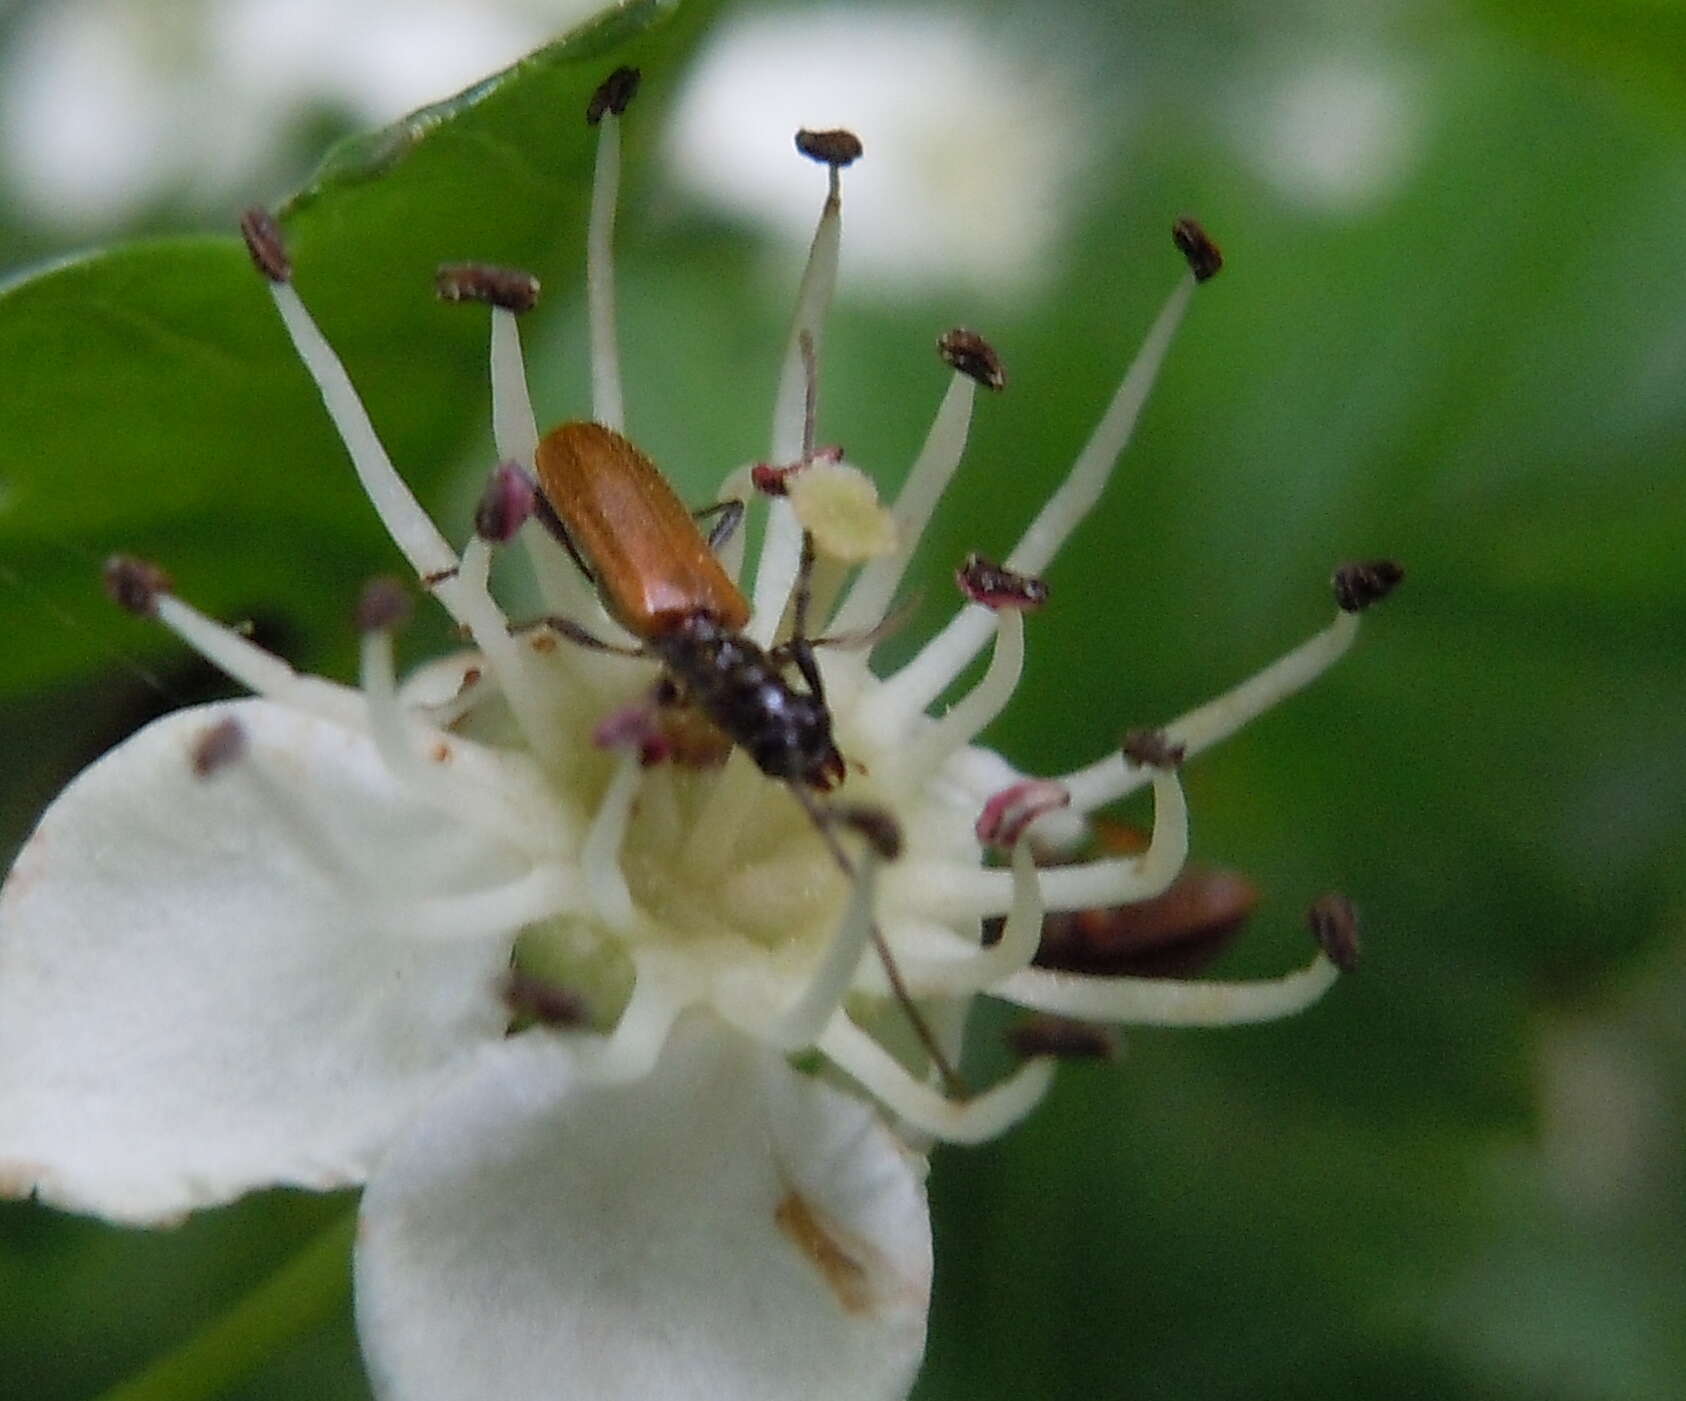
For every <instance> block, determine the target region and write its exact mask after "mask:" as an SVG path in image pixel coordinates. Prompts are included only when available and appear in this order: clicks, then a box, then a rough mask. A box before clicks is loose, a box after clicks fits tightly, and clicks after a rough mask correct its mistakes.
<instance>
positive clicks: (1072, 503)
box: [872, 272, 1195, 733]
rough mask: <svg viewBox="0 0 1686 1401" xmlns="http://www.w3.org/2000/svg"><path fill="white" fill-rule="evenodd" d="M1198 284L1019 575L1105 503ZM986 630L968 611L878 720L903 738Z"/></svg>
mask: <svg viewBox="0 0 1686 1401" xmlns="http://www.w3.org/2000/svg"><path fill="white" fill-rule="evenodd" d="M1194 287H1195V276H1194V274H1193V273H1192V272H1190V273H1188V274H1187V275H1185V276H1184V277H1183V279H1182V280H1181V281H1180V282H1178V284H1177V286H1176V290H1175V291H1173V292H1172V293H1171V295H1170V297H1169V298H1168V299H1167V301H1166V302H1165V305H1164V307H1163V308H1162V309H1161V310H1160V312H1159V315H1158V317H1157V318H1156V319H1155V320H1154V323H1153V326H1152V328H1151V329H1150V330H1149V331H1148V333H1147V339H1146V340H1145V341H1143V342H1142V347H1141V349H1140V350H1139V351H1138V352H1137V353H1136V358H1135V360H1134V361H1133V362H1132V363H1131V365H1130V368H1129V370H1128V371H1126V373H1125V375H1124V379H1123V382H1122V383H1121V384H1120V385H1119V386H1118V390H1117V392H1116V393H1115V394H1114V395H1113V397H1112V402H1111V404H1109V405H1108V406H1107V410H1106V413H1105V414H1103V415H1102V417H1101V421H1100V423H1099V424H1098V425H1096V428H1095V431H1094V432H1093V433H1092V434H1091V435H1090V437H1089V441H1088V442H1087V443H1086V444H1085V445H1084V447H1083V451H1082V452H1080V453H1079V454H1078V455H1077V460H1076V461H1075V462H1074V463H1073V464H1072V467H1071V471H1070V472H1069V473H1068V474H1067V476H1066V479H1065V481H1064V482H1063V483H1061V485H1060V487H1059V489H1058V490H1057V491H1056V492H1055V493H1054V495H1053V496H1052V497H1051V498H1050V499H1049V501H1048V503H1047V504H1046V505H1045V506H1043V508H1042V510H1041V512H1040V513H1039V514H1038V515H1037V517H1036V519H1035V520H1034V521H1032V522H1031V524H1030V528H1029V529H1028V530H1026V531H1025V533H1024V535H1023V536H1021V537H1020V539H1019V543H1018V544H1017V545H1016V546H1014V548H1013V552H1012V554H1010V555H1008V556H1007V568H1009V569H1011V570H1013V571H1015V572H1017V573H1020V574H1042V573H1045V572H1046V571H1047V568H1048V565H1049V564H1050V563H1052V562H1053V559H1054V556H1055V554H1056V553H1057V552H1058V551H1059V548H1060V546H1061V545H1063V544H1064V543H1065V542H1066V540H1067V539H1068V538H1069V537H1070V535H1071V532H1072V531H1073V530H1075V529H1076V528H1077V526H1078V525H1079V524H1080V523H1081V522H1082V520H1083V518H1084V517H1085V516H1087V515H1088V514H1089V512H1090V510H1091V509H1092V508H1093V507H1094V505H1095V503H1096V502H1097V501H1099V500H1100V497H1101V493H1102V492H1103V491H1104V490H1105V489H1106V485H1107V482H1108V480H1109V479H1110V478H1111V476H1112V470H1113V468H1114V466H1116V464H1117V461H1118V459H1119V457H1120V456H1121V455H1122V454H1123V451H1124V449H1125V447H1127V446H1128V445H1129V441H1130V435H1131V434H1132V433H1133V432H1134V430H1135V426H1136V418H1137V416H1138V415H1139V414H1140V412H1141V408H1142V405H1143V404H1144V403H1145V402H1146V400H1147V396H1148V393H1149V391H1150V390H1151V389H1152V388H1153V382H1154V380H1155V379H1156V378H1157V376H1158V374H1159V369H1160V366H1161V365H1163V364H1164V362H1165V355H1166V352H1167V351H1168V350H1169V349H1170V347H1171V340H1172V338H1173V337H1174V336H1175V334H1176V331H1177V327H1178V326H1180V325H1181V324H1182V319H1183V315H1184V313H1185V312H1186V311H1187V310H1188V304H1189V300H1190V298H1191V296H1192V295H1193V293H1194ZM989 631H990V617H989V612H988V610H986V609H983V608H979V607H977V606H976V605H973V606H971V607H968V608H963V609H962V610H961V611H960V612H959V613H958V614H956V615H955V617H954V618H953V619H951V620H950V622H949V624H948V626H947V627H945V628H944V629H943V630H942V631H941V632H940V633H938V634H937V635H936V636H935V637H934V638H932V639H931V640H930V641H929V642H928V643H926V644H925V646H924V648H923V649H921V651H920V652H919V654H918V655H917V656H916V657H914V659H913V660H912V661H911V662H909V663H908V664H907V665H906V666H905V667H903V668H902V669H901V670H900V671H899V672H897V673H896V674H895V675H894V676H892V677H891V678H890V679H889V680H888V681H886V682H885V684H884V686H883V687H882V688H881V689H880V690H879V692H878V694H877V695H875V696H874V697H873V699H872V714H873V719H874V720H875V721H877V722H878V723H880V724H882V725H884V726H885V727H886V729H887V730H888V731H889V732H891V733H899V732H900V731H901V728H902V726H903V725H905V723H906V719H907V717H908V716H911V715H916V714H918V713H919V712H920V711H923V710H925V709H926V708H927V707H928V706H929V705H930V704H931V702H932V701H934V700H935V699H936V698H937V697H938V696H939V695H941V694H942V692H943V690H944V689H945V688H946V687H947V686H948V685H949V684H950V683H951V682H952V681H953V680H954V678H955V677H956V676H958V675H959V674H960V672H961V671H962V670H963V669H964V668H965V666H966V664H967V663H968V662H970V661H971V660H972V658H973V657H974V656H976V655H977V652H978V649H979V648H980V647H982V646H983V643H984V639H985V638H987V637H988V636H989Z"/></svg>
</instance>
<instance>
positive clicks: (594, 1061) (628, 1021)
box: [574, 954, 685, 1084]
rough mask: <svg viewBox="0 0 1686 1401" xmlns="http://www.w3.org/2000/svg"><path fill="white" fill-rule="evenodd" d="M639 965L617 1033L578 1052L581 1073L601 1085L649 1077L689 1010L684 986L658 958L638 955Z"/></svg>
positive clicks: (592, 1042) (579, 1049)
mask: <svg viewBox="0 0 1686 1401" xmlns="http://www.w3.org/2000/svg"><path fill="white" fill-rule="evenodd" d="M635 962H636V964H637V969H638V974H637V980H636V981H635V982H634V983H633V985H632V997H631V998H630V999H629V1000H628V1002H627V1004H626V1008H625V1010H623V1011H622V1012H621V1018H620V1020H619V1021H618V1022H616V1023H615V1029H614V1030H613V1031H612V1032H610V1033H609V1035H608V1036H607V1037H606V1038H604V1039H602V1040H597V1041H591V1042H587V1043H585V1044H583V1045H579V1046H578V1047H577V1050H576V1060H575V1062H574V1065H575V1068H576V1069H577V1070H578V1071H579V1073H580V1074H581V1075H584V1076H586V1077H587V1078H588V1079H590V1080H594V1081H596V1082H598V1083H610V1084H617V1083H624V1082H625V1081H628V1080H638V1079H642V1078H643V1077H644V1076H645V1075H648V1074H649V1073H650V1071H651V1070H653V1069H654V1068H655V1064H656V1061H657V1060H658V1059H659V1058H660V1056H661V1053H662V1047H663V1046H665V1045H666V1044H667V1037H668V1033H669V1032H670V1031H672V1030H673V1023H674V1020H675V1019H676V1018H677V1017H678V1016H679V1013H680V1012H681V1011H682V1010H683V1009H684V1006H685V998H684V995H683V994H682V992H681V991H680V988H681V987H682V986H683V984H682V983H680V982H679V980H678V979H676V978H672V977H670V976H668V975H667V973H666V971H665V970H664V969H662V968H661V967H660V965H659V964H658V962H657V960H656V958H655V956H654V955H653V954H642V955H635Z"/></svg>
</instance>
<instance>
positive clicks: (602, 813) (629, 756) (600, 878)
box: [580, 748, 644, 934]
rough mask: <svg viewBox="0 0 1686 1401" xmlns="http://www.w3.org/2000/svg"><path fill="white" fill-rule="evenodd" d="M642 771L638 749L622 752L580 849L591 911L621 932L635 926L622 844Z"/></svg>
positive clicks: (610, 926) (607, 924) (601, 920)
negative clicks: (623, 868)
mask: <svg viewBox="0 0 1686 1401" xmlns="http://www.w3.org/2000/svg"><path fill="white" fill-rule="evenodd" d="M643 772H644V771H643V768H642V766H641V765H640V763H639V755H638V751H637V749H635V748H634V749H630V750H628V752H627V753H625V754H624V755H622V757H621V761H620V764H619V766H618V767H617V768H616V769H615V776H614V778H613V779H612V780H611V781H610V783H609V791H608V792H607V793H605V794H604V795H603V800H602V802H600V803H599V804H598V806H597V813H596V815H595V816H594V817H593V818H592V820H591V828H590V830H589V831H588V832H587V833H586V836H585V844H584V845H583V846H582V847H581V849H580V870H581V872H582V873H583V875H584V877H585V891H586V900H587V903H588V904H589V906H590V908H591V912H592V914H593V915H594V916H595V917H596V919H598V920H599V921H600V922H601V923H603V924H604V925H606V926H608V927H609V928H610V929H612V930H615V931H616V932H618V933H622V934H624V933H626V932H628V931H629V930H630V929H631V928H632V927H633V923H634V915H633V907H632V892H631V891H630V890H628V889H627V884H626V874H625V873H624V872H623V871H622V870H621V844H622V843H623V842H624V841H625V840H626V829H627V824H628V823H629V822H630V821H631V819H632V800H633V799H634V798H636V797H637V796H638V784H639V781H640V779H641V778H642V777H643Z"/></svg>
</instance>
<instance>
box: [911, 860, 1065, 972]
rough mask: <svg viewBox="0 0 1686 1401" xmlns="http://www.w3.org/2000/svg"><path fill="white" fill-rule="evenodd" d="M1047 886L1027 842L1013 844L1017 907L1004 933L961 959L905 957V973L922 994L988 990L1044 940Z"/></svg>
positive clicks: (1021, 964)
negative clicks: (1041, 882)
mask: <svg viewBox="0 0 1686 1401" xmlns="http://www.w3.org/2000/svg"><path fill="white" fill-rule="evenodd" d="M1045 913H1046V911H1045V909H1044V907H1043V903H1042V887H1041V884H1040V882H1039V881H1038V879H1037V870H1036V862H1035V859H1034V857H1033V855H1032V852H1031V846H1030V843H1029V842H1028V841H1023V840H1021V841H1019V842H1017V843H1016V844H1015V845H1014V847H1013V906H1012V908H1011V909H1010V910H1008V912H1007V920H1006V923H1005V924H1004V925H1003V926H1002V929H1001V937H1000V939H998V940H997V941H996V942H995V943H994V944H992V945H991V946H990V947H989V948H986V949H981V950H977V951H975V952H973V953H970V954H967V955H964V956H962V957H959V958H921V959H912V958H908V957H906V956H905V955H904V956H903V957H902V959H901V966H902V972H903V974H904V976H905V977H906V978H907V981H908V984H909V986H910V987H911V988H912V990H913V993H914V995H915V996H917V997H928V996H933V995H937V994H941V995H942V996H945V997H966V996H969V995H970V994H972V993H977V992H985V991H988V990H989V989H991V988H992V987H994V985H995V984H997V983H999V982H1000V981H1001V980H1002V979H1003V978H1006V977H1008V976H1009V975H1011V974H1013V973H1015V972H1017V971H1018V970H1019V969H1020V968H1024V967H1027V966H1028V965H1029V963H1030V961H1031V959H1033V958H1035V957H1036V949H1037V946H1038V945H1039V944H1040V943H1041V942H1042V917H1043V915H1044V914H1045Z"/></svg>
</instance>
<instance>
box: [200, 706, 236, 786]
mask: <svg viewBox="0 0 1686 1401" xmlns="http://www.w3.org/2000/svg"><path fill="white" fill-rule="evenodd" d="M245 752H246V727H245V726H244V725H242V724H241V723H240V722H239V721H238V720H236V719H235V718H234V717H233V716H232V715H225V716H223V718H222V719H221V720H218V721H217V723H216V724H214V725H207V726H206V727H205V729H204V730H203V731H201V732H200V735H199V738H198V739H196V740H194V742H193V776H194V777H195V778H209V777H210V776H211V775H212V774H214V773H215V772H216V771H217V770H218V769H224V768H227V767H228V766H229V765H230V764H232V763H234V762H235V761H236V760H237V759H239V758H240V756H241V755H243V754H244V753H245Z"/></svg>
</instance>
